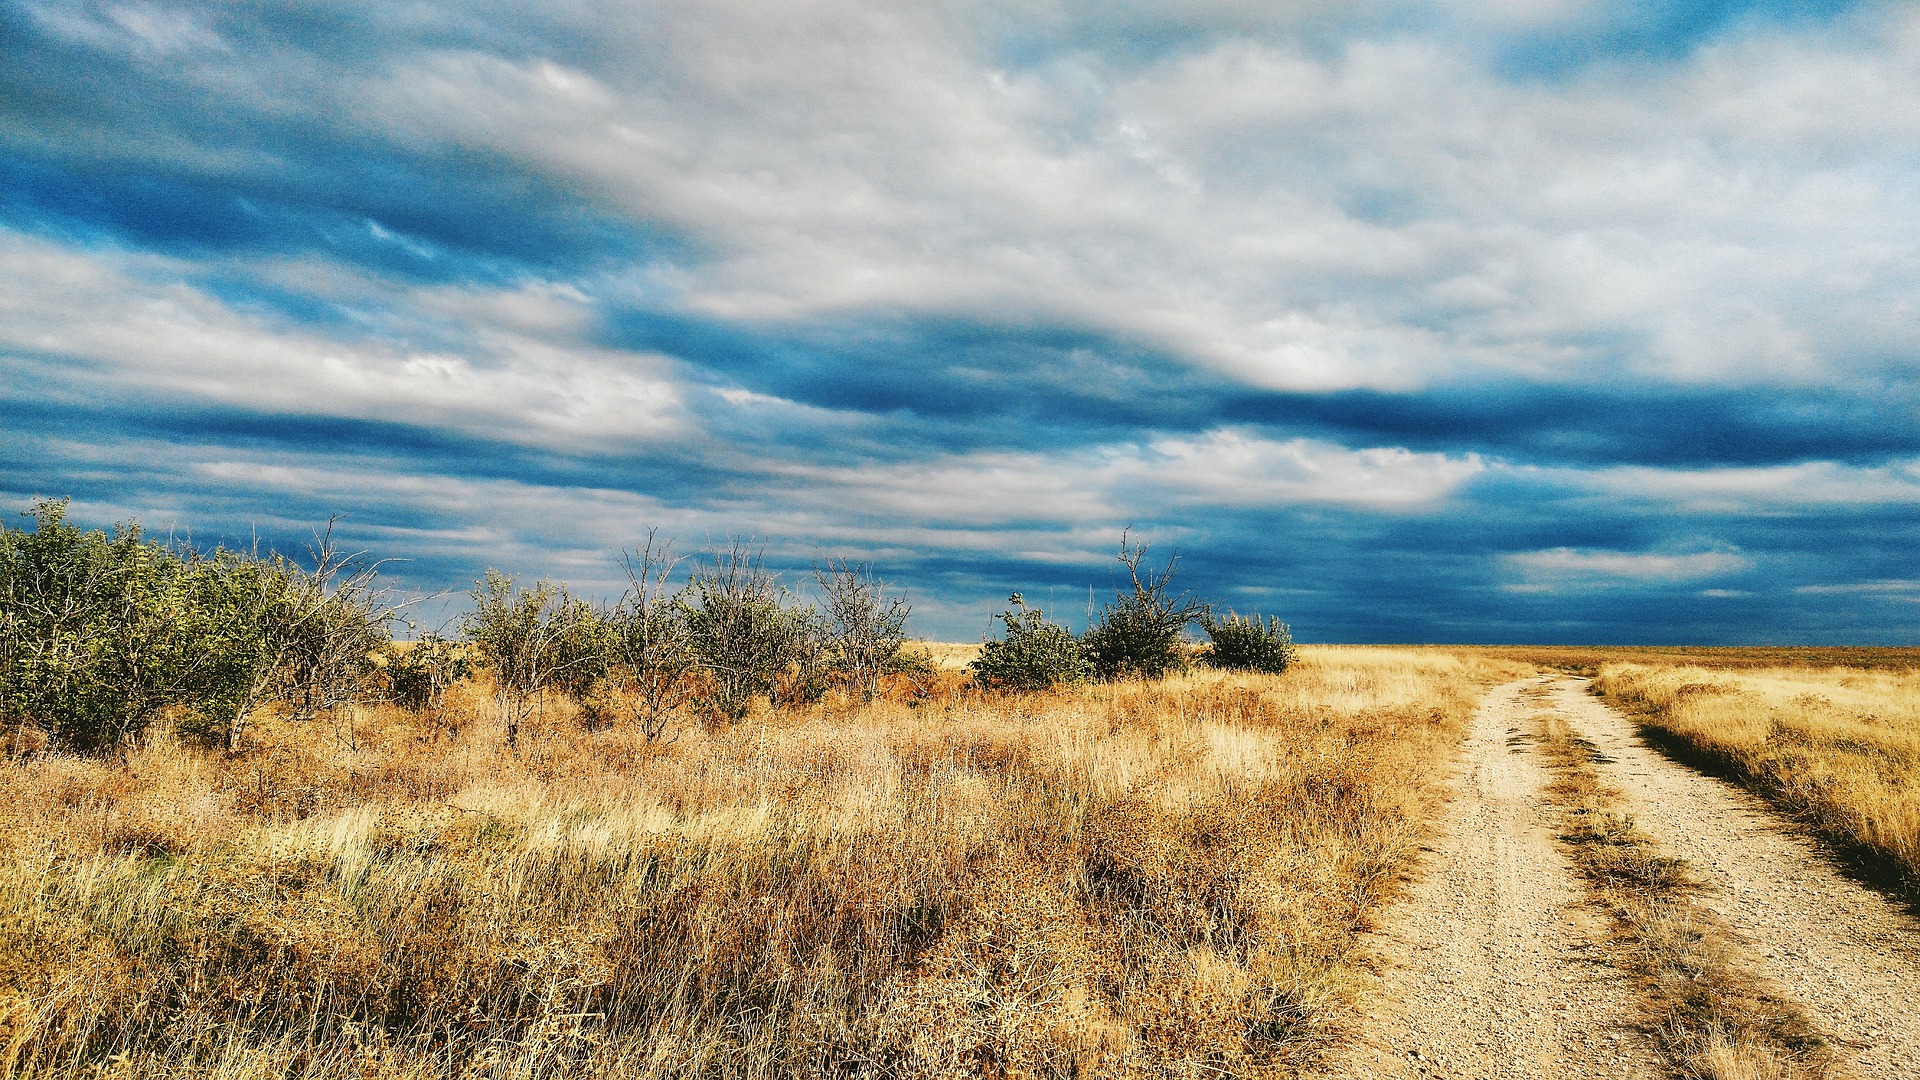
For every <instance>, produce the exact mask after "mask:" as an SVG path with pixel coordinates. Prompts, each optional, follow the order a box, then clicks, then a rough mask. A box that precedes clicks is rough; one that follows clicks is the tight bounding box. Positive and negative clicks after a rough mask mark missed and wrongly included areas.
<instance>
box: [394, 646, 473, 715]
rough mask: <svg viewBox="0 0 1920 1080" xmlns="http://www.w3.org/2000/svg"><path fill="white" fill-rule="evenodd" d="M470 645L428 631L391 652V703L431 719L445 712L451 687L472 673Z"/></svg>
mask: <svg viewBox="0 0 1920 1080" xmlns="http://www.w3.org/2000/svg"><path fill="white" fill-rule="evenodd" d="M467 653H468V650H467V646H465V645H464V644H462V643H460V642H457V641H448V640H447V639H446V638H444V637H441V636H440V635H439V634H437V633H434V632H432V631H428V632H427V633H425V634H422V635H420V637H419V639H418V640H416V641H414V642H412V643H411V644H410V645H408V646H406V647H405V648H399V647H395V648H393V649H391V650H389V653H388V656H387V666H386V668H385V670H384V675H385V689H386V697H387V700H388V701H391V702H393V703H394V704H395V705H398V706H400V707H401V708H403V709H405V710H407V711H408V712H412V713H418V714H420V715H421V716H423V717H426V718H427V719H430V720H438V719H439V718H440V717H441V715H442V714H443V712H444V711H445V703H446V697H447V688H448V687H450V686H452V685H453V684H454V683H456V682H459V681H460V680H461V679H464V678H466V677H467V676H468V675H470V674H472V671H473V661H472V659H471V658H470V657H469V656H468V654H467Z"/></svg>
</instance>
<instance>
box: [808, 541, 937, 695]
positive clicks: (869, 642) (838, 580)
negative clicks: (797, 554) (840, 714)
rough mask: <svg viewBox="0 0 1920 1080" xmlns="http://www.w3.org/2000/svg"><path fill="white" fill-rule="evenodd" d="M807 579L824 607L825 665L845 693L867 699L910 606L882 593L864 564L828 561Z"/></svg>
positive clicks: (902, 637) (898, 641)
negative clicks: (827, 659) (816, 588)
mask: <svg viewBox="0 0 1920 1080" xmlns="http://www.w3.org/2000/svg"><path fill="white" fill-rule="evenodd" d="M813 579H814V581H815V583H816V584H818V585H819V587H820V597H821V600H822V602H823V603H824V604H825V607H826V612H825V615H826V620H827V624H826V625H827V635H828V636H827V642H828V646H827V647H828V651H829V652H830V653H831V659H830V665H831V667H832V669H833V671H834V672H835V674H836V675H837V676H838V678H839V680H840V681H841V682H842V683H843V684H844V685H845V686H846V687H847V689H848V690H849V691H850V692H852V693H853V694H854V695H855V696H856V697H858V698H859V699H860V700H861V701H871V700H873V695H874V691H875V689H876V688H877V687H878V685H879V682H880V676H882V675H884V674H886V673H887V672H888V671H890V670H892V668H893V667H894V666H895V664H896V658H897V657H898V656H899V655H900V646H901V645H903V644H904V643H905V642H906V640H907V633H906V626H907V616H908V614H910V613H911V612H912V610H913V609H912V608H911V607H909V606H908V605H907V602H906V599H905V598H904V597H898V596H895V597H889V596H887V595H886V583H885V582H883V581H880V580H879V579H878V578H876V577H874V575H873V572H872V571H871V570H870V569H868V568H867V566H866V565H865V564H853V563H849V562H847V561H846V560H845V559H840V560H837V561H836V560H829V561H828V562H827V564H826V565H825V566H824V567H815V568H814V571H813Z"/></svg>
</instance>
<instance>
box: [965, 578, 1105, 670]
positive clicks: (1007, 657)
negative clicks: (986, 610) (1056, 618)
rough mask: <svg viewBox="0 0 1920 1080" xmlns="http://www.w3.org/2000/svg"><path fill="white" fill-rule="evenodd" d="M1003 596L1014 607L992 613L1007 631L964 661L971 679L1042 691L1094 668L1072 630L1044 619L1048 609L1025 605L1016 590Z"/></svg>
mask: <svg viewBox="0 0 1920 1080" xmlns="http://www.w3.org/2000/svg"><path fill="white" fill-rule="evenodd" d="M1007 600H1008V603H1010V604H1012V605H1013V610H1008V611H1003V612H1001V613H1000V614H999V615H998V616H996V617H997V618H998V619H999V620H1000V621H1001V622H1002V623H1004V624H1005V625H1006V636H1005V637H1003V638H1001V639H1000V640H998V641H988V642H986V643H985V644H983V645H982V646H981V647H980V655H979V656H978V657H976V658H975V659H974V661H973V663H971V664H969V665H967V669H968V671H969V672H971V673H972V675H973V680H974V681H975V682H977V683H979V684H980V685H982V686H988V687H993V688H995V689H1002V690H1044V689H1046V688H1047V687H1049V686H1055V685H1058V684H1060V683H1076V682H1081V681H1083V680H1084V679H1086V678H1087V676H1088V675H1089V674H1091V673H1092V670H1093V668H1092V665H1091V664H1090V663H1089V662H1088V661H1087V654H1086V651H1085V650H1083V649H1082V648H1081V647H1080V642H1079V641H1077V640H1075V638H1074V636H1073V631H1071V630H1069V629H1067V628H1066V627H1064V626H1061V625H1060V624H1059V623H1054V622H1048V621H1047V617H1046V613H1045V612H1043V611H1041V610H1040V609H1039V608H1030V607H1028V606H1027V604H1026V601H1025V600H1023V599H1022V598H1021V596H1020V594H1019V593H1014V594H1013V595H1012V596H1010V597H1008V598H1007Z"/></svg>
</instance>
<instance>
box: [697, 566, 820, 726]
mask: <svg viewBox="0 0 1920 1080" xmlns="http://www.w3.org/2000/svg"><path fill="white" fill-rule="evenodd" d="M676 606H677V607H678V609H679V612H680V617H681V618H682V619H683V620H685V622H686V626H687V632H688V640H689V642H690V644H691V645H692V648H693V653H694V656H695V657H697V658H698V660H699V661H700V666H701V668H702V669H704V673H705V680H704V681H705V683H706V687H705V691H704V694H703V701H704V703H705V704H706V705H707V706H708V707H709V708H711V709H712V710H713V711H714V712H716V713H718V714H719V715H721V716H723V717H726V718H727V719H730V720H738V719H740V718H741V717H744V716H745V715H746V714H747V710H748V708H749V707H750V706H751V704H752V702H753V699H754V698H755V697H757V696H765V697H766V698H768V699H769V700H770V701H771V702H772V703H773V704H774V705H776V706H778V705H782V704H786V703H789V702H794V701H812V700H817V699H818V698H819V697H820V695H821V694H823V693H825V692H826V689H827V686H828V661H829V657H828V655H827V651H826V649H825V647H824V638H825V635H826V631H825V628H824V627H823V625H822V623H821V619H820V616H819V614H818V613H817V612H815V611H814V609H813V608H812V607H811V606H810V605H803V604H797V603H794V602H793V600H792V597H791V595H790V594H789V593H788V592H787V590H786V588H785V587H784V586H782V585H781V584H780V582H779V580H778V578H776V577H775V575H774V574H773V572H772V571H770V570H768V569H767V567H766V563H765V561H764V560H763V559H762V557H761V555H760V554H759V553H758V552H756V551H753V550H750V549H749V548H748V547H747V546H746V545H745V544H742V543H740V542H738V541H736V542H734V543H732V544H731V545H729V546H728V548H727V550H725V551H723V552H716V553H714V554H713V556H712V557H711V558H710V559H709V561H708V565H707V566H706V567H704V568H702V569H700V570H698V571H696V572H695V573H694V575H693V578H692V581H691V582H690V583H689V585H688V588H687V591H686V592H685V593H683V594H682V595H681V597H680V598H679V599H678V602H677V604H676Z"/></svg>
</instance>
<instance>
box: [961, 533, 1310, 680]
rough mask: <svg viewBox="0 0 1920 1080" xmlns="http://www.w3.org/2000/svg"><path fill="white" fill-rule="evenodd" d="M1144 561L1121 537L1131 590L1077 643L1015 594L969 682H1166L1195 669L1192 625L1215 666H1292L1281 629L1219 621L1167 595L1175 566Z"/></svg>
mask: <svg viewBox="0 0 1920 1080" xmlns="http://www.w3.org/2000/svg"><path fill="white" fill-rule="evenodd" d="M1146 556H1147V547H1146V545H1145V544H1136V543H1132V542H1130V541H1129V540H1128V538H1127V536H1126V534H1124V533H1123V534H1121V539H1120V555H1119V558H1120V562H1121V565H1123V566H1125V567H1126V570H1127V577H1128V579H1129V580H1128V588H1126V589H1123V590H1122V591H1121V592H1120V593H1119V594H1117V595H1116V596H1115V597H1114V598H1113V600H1112V601H1111V602H1110V603H1108V604H1107V606H1106V608H1105V610H1103V611H1101V612H1100V613H1099V614H1098V615H1095V614H1094V613H1093V612H1091V611H1089V612H1088V625H1087V630H1086V633H1084V634H1081V635H1080V636H1078V637H1075V636H1074V634H1073V631H1071V630H1069V629H1068V628H1067V627H1065V626H1063V625H1061V624H1059V623H1056V622H1050V621H1049V620H1048V619H1047V617H1046V613H1045V612H1044V611H1041V610H1039V609H1037V608H1030V607H1028V606H1027V604H1026V601H1025V600H1024V599H1023V598H1022V597H1021V595H1020V594H1019V593H1014V594H1013V596H1011V597H1010V598H1009V603H1010V604H1011V605H1012V606H1011V607H1010V608H1009V609H1008V610H1006V611H1003V612H1001V613H1000V615H999V616H998V618H999V619H1000V622H1001V624H1002V626H1003V628H1004V633H1003V634H1002V636H1001V638H1000V640H998V641H988V642H986V643H985V644H984V645H982V646H981V649H980V656H979V657H978V658H977V659H975V660H974V662H973V663H972V664H971V665H970V670H971V673H972V675H973V677H974V679H975V680H976V681H978V682H980V683H981V684H983V685H986V686H993V687H999V688H1003V689H1009V690H1039V689H1044V688H1046V687H1049V686H1054V685H1058V684H1061V683H1074V682H1080V681H1083V680H1085V679H1089V678H1098V679H1104V680H1115V679H1128V678H1141V679H1159V678H1164V677H1165V676H1167V675H1170V674H1172V673H1174V672H1176V671H1183V670H1185V669H1186V668H1187V667H1188V666H1189V665H1190V664H1191V663H1192V662H1193V659H1194V656H1195V653H1194V650H1193V649H1191V648H1189V647H1188V645H1187V641H1186V629H1187V627H1188V626H1191V625H1193V624H1194V623H1198V624H1200V626H1201V627H1202V628H1203V629H1205V630H1206V632H1207V636H1208V637H1209V638H1211V639H1212V645H1211V646H1210V647H1209V648H1208V649H1207V651H1206V652H1205V653H1204V654H1201V655H1202V656H1203V657H1204V658H1205V660H1206V662H1207V663H1209V664H1211V665H1213V666H1216V667H1222V668H1227V669H1230V670H1241V671H1261V672H1268V673H1271V674H1276V675H1277V674H1279V673H1280V672H1282V671H1285V670H1286V669H1287V668H1288V667H1289V666H1290V665H1291V664H1292V663H1293V661H1294V658H1295V653H1294V647H1293V636H1292V634H1291V633H1290V632H1289V631H1288V629H1287V625H1286V624H1285V623H1283V622H1281V621H1279V620H1278V619H1265V620H1263V619H1261V618H1260V617H1259V616H1258V615H1255V616H1252V617H1247V616H1242V615H1239V614H1237V613H1234V612H1231V611H1230V612H1228V613H1227V614H1225V615H1216V614H1215V612H1214V609H1213V605H1211V604H1206V603H1203V602H1201V601H1199V600H1198V599H1196V598H1195V597H1194V596H1193V595H1192V594H1191V593H1180V594H1175V593H1174V592H1173V591H1172V589H1171V585H1172V582H1173V575H1174V570H1175V561H1174V560H1172V559H1169V560H1167V563H1166V565H1165V566H1164V567H1163V568H1161V569H1160V570H1159V571H1154V570H1152V569H1151V568H1150V567H1146V566H1145V565H1144V564H1145V562H1146Z"/></svg>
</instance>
